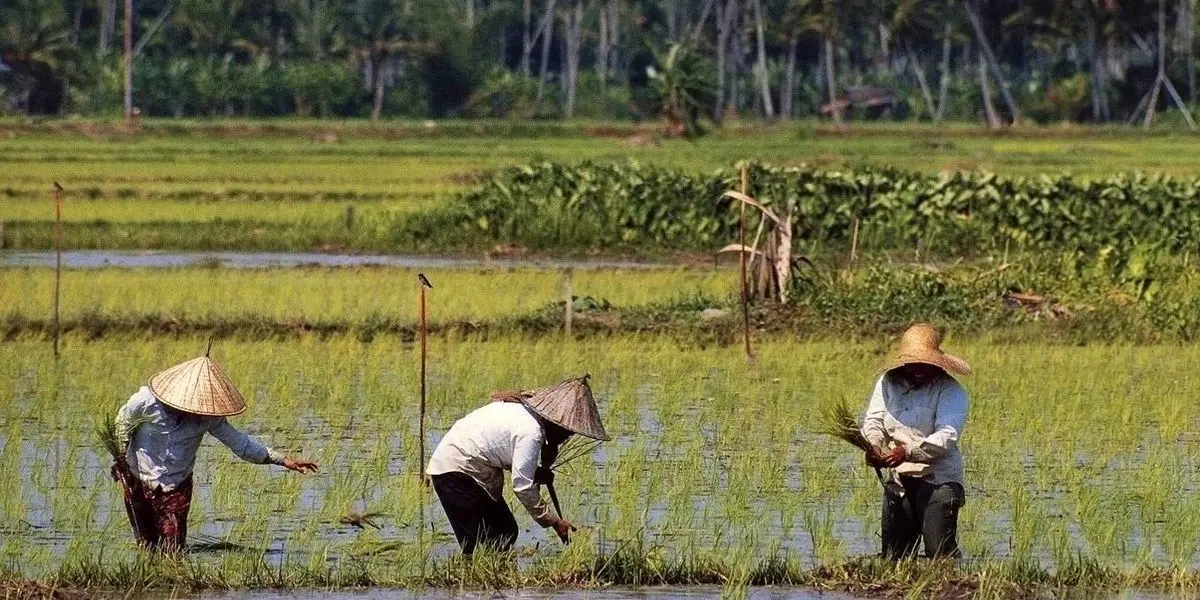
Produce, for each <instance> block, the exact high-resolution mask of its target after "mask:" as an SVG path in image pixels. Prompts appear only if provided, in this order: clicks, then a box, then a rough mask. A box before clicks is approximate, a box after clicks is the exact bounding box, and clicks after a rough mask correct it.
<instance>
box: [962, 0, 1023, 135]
mask: <svg viewBox="0 0 1200 600" xmlns="http://www.w3.org/2000/svg"><path fill="white" fill-rule="evenodd" d="M971 1H972V0H963V6H964V7H965V8H966V10H967V20H968V21H970V22H971V29H973V30H974V31H975V39H976V40H977V41H978V42H979V50H980V52H981V54H982V56H983V58H984V60H985V62H986V65H987V68H988V69H989V70H990V71H991V72H992V77H993V78H994V79H995V80H996V86H997V87H999V88H1000V97H1001V98H1003V99H1004V104H1005V105H1006V106H1007V108H1008V112H1009V114H1010V115H1012V120H1013V122H1014V123H1015V122H1017V121H1019V120H1020V119H1021V113H1020V111H1019V110H1017V102H1016V101H1015V100H1013V96H1012V93H1011V92H1009V90H1008V81H1006V80H1005V79H1004V74H1003V73H1001V72H1000V63H999V62H998V61H997V60H996V55H995V54H994V53H993V52H992V45H991V44H990V43H989V42H988V39H987V33H986V32H984V30H983V23H982V22H981V21H980V20H979V15H978V14H976V13H975V8H974V7H972V6H971Z"/></svg>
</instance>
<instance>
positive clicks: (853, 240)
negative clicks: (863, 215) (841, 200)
mask: <svg viewBox="0 0 1200 600" xmlns="http://www.w3.org/2000/svg"><path fill="white" fill-rule="evenodd" d="M855 260H858V218H857V217H855V219H854V233H852V234H851V235H850V266H854V261H855Z"/></svg>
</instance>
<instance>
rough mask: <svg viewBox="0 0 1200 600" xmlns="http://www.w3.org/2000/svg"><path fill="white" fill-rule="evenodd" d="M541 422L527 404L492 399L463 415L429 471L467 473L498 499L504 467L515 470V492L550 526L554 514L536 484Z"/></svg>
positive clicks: (540, 521)
mask: <svg viewBox="0 0 1200 600" xmlns="http://www.w3.org/2000/svg"><path fill="white" fill-rule="evenodd" d="M545 435H546V434H545V432H543V431H542V425H541V424H540V423H538V420H537V418H536V417H534V416H533V413H531V412H530V411H529V409H528V408H525V405H523V404H518V403H516V402H492V403H491V404H488V405H487V406H484V407H482V408H478V409H475V410H474V411H472V412H471V413H470V414H468V415H467V416H465V417H463V418H461V419H459V420H458V421H456V422H455V423H454V425H453V426H452V427H450V431H447V432H446V435H445V437H443V438H442V441H441V442H439V443H438V445H437V448H436V449H434V451H433V456H431V457H430V459H429V466H428V467H427V468H426V469H425V472H426V473H428V474H429V475H442V474H445V473H453V472H458V473H464V474H466V475H470V476H471V478H472V479H474V480H475V481H477V482H479V485H480V486H482V487H483V489H484V490H486V491H487V493H488V495H489V496H491V497H492V498H493V499H496V500H499V499H500V498H501V497H502V495H503V493H504V471H512V483H513V492H514V493H515V494H516V496H517V499H518V500H520V501H521V504H522V505H524V506H525V510H527V511H529V514H530V516H532V517H533V520H534V521H536V522H537V524H539V525H541V526H543V527H545V526H548V525H549V524H550V521H551V518H552V517H553V516H554V513H553V512H552V511H551V510H550V507H549V506H547V505H546V503H545V502H544V501H543V500H542V492H541V486H540V485H538V484H535V483H534V475H535V473H536V472H537V468H538V463H539V462H540V461H541V458H542V441H543V440H544V439H545Z"/></svg>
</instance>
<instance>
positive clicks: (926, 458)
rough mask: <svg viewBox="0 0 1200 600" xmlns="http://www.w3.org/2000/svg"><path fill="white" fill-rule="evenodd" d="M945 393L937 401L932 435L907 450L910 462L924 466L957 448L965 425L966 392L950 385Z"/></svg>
mask: <svg viewBox="0 0 1200 600" xmlns="http://www.w3.org/2000/svg"><path fill="white" fill-rule="evenodd" d="M945 392H946V393H944V394H942V396H941V397H940V398H939V399H938V404H937V412H936V414H935V416H934V430H933V433H931V434H929V435H927V436H925V439H923V440H921V443H920V444H918V445H916V446H914V447H912V448H909V449H908V459H909V460H910V461H913V462H919V463H926V464H929V463H933V462H937V461H938V460H939V459H941V458H942V457H943V456H945V455H946V454H947V453H949V452H950V451H951V450H953V449H955V448H957V447H958V436H960V435H961V434H962V430H963V427H965V426H966V424H967V391H966V390H964V389H963V388H962V387H960V386H958V385H951V386H948V389H946V390H945Z"/></svg>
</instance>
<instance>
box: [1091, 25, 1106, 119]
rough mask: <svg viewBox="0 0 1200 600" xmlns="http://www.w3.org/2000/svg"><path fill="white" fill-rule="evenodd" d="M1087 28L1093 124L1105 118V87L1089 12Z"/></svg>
mask: <svg viewBox="0 0 1200 600" xmlns="http://www.w3.org/2000/svg"><path fill="white" fill-rule="evenodd" d="M1087 28H1088V40H1087V41H1088V67H1089V70H1090V71H1091V82H1090V83H1091V85H1090V87H1091V88H1092V121H1093V122H1095V123H1103V122H1104V121H1105V120H1106V119H1107V116H1106V115H1105V110H1104V108H1105V107H1104V104H1105V102H1104V97H1105V93H1106V90H1107V86H1106V85H1105V83H1104V65H1103V64H1101V58H1100V53H1101V48H1100V39H1099V35H1098V32H1097V31H1096V30H1097V28H1098V25H1097V24H1096V19H1095V16H1094V15H1092V13H1091V11H1088V12H1087Z"/></svg>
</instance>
